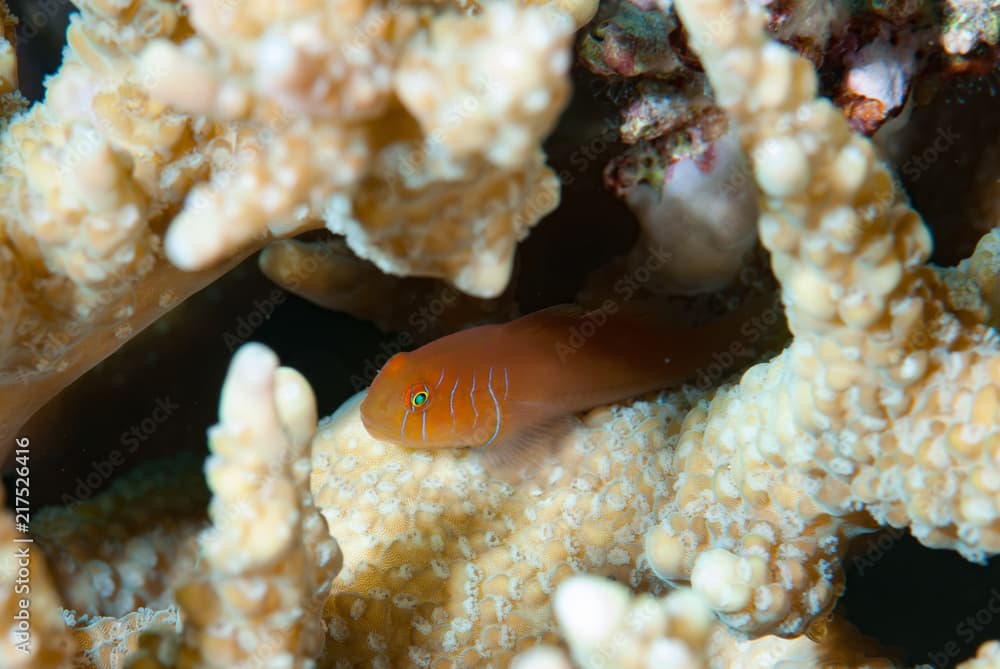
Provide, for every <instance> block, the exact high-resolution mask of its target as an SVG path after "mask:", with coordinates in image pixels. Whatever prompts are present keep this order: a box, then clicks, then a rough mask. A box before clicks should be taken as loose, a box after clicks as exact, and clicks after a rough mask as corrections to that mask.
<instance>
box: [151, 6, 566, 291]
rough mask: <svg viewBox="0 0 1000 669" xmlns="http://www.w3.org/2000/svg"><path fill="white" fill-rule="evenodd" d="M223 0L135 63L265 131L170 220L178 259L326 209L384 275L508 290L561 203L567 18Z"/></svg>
mask: <svg viewBox="0 0 1000 669" xmlns="http://www.w3.org/2000/svg"><path fill="white" fill-rule="evenodd" d="M216 5H217V3H208V2H196V3H193V4H192V12H191V21H192V23H193V24H194V25H195V27H196V28H197V29H198V30H199V35H198V36H197V37H195V38H194V39H192V40H189V41H187V42H185V43H183V44H174V43H171V42H170V41H167V40H160V41H157V42H154V43H152V44H150V45H149V47H148V48H147V49H146V50H145V51H144V53H143V54H142V57H141V66H140V70H141V71H142V72H143V73H144V78H145V79H146V80H147V81H148V82H149V83H148V90H149V91H150V92H151V94H152V95H153V96H154V98H156V99H158V100H161V101H163V102H165V103H168V104H170V105H174V106H176V107H179V108H181V109H184V110H186V111H188V112H190V113H205V114H209V115H210V116H212V117H216V118H218V119H220V120H232V119H243V120H245V122H246V123H248V124H249V126H250V127H255V128H258V129H259V133H260V135H261V137H260V139H256V138H249V137H244V138H242V140H241V141H239V142H238V143H237V147H236V150H235V151H234V154H235V157H234V159H233V160H232V161H231V166H230V168H229V169H226V170H222V171H219V172H218V174H215V175H213V179H212V181H210V182H208V183H205V184H202V185H199V186H198V187H196V188H195V189H194V191H193V192H192V194H191V196H190V197H189V199H188V202H187V204H186V206H185V207H184V209H183V210H182V211H181V212H180V213H179V215H178V216H177V218H176V219H175V221H174V223H173V225H172V226H171V228H170V230H169V232H168V234H167V238H166V251H167V255H168V256H169V257H170V258H171V260H172V261H173V262H175V263H177V264H178V265H179V266H181V267H184V268H189V269H191V268H200V267H205V266H207V265H209V264H211V263H214V262H218V261H219V260H220V259H221V258H223V257H226V256H227V255H230V254H231V253H233V251H234V250H235V249H239V248H243V247H245V246H246V245H248V244H250V243H252V241H253V240H255V239H258V240H259V239H264V238H266V237H268V236H270V235H287V234H290V233H292V232H297V231H302V230H307V229H310V228H315V227H318V226H320V225H323V224H325V225H326V227H327V228H328V229H330V230H331V231H332V232H335V233H339V234H343V235H344V236H345V237H346V239H347V242H348V244H349V245H350V246H351V249H352V250H353V251H354V252H355V253H356V254H357V255H359V256H360V257H362V258H365V259H368V260H371V261H372V262H374V263H375V264H376V265H378V266H379V268H380V269H382V270H383V271H384V272H387V273H392V274H396V275H417V276H427V277H440V278H443V279H447V280H449V281H451V282H452V283H454V284H455V285H456V286H457V287H458V288H459V289H461V290H463V291H465V292H468V293H470V294H473V295H476V296H479V297H495V296H497V295H499V294H500V293H502V292H503V290H504V288H505V287H506V285H507V281H508V280H509V277H510V271H511V263H512V257H513V248H514V246H515V245H516V243H517V242H518V241H519V240H521V239H522V238H523V237H524V236H525V235H526V234H527V230H528V229H529V228H530V227H531V226H532V225H534V224H535V223H536V222H537V221H538V220H539V219H540V218H541V217H542V216H544V215H545V214H547V213H548V212H549V211H551V209H552V208H554V206H555V205H556V204H557V203H558V195H557V189H556V183H557V181H556V178H555V175H554V173H553V172H552V171H551V170H549V169H548V168H546V167H545V166H544V155H543V154H541V152H540V150H539V145H540V143H541V141H542V140H543V139H544V136H545V135H546V134H547V133H548V132H549V131H550V130H551V128H552V126H553V124H554V122H555V119H556V117H557V115H558V114H559V113H560V112H561V110H562V108H563V107H564V106H565V102H566V99H567V97H568V90H569V83H568V67H569V53H570V42H571V37H572V27H573V21H572V19H570V18H569V17H568V16H567V15H566V14H565V13H563V12H561V11H558V10H556V9H553V8H550V7H541V8H540V7H524V6H520V5H517V4H506V3H504V4H495V3H489V4H485V5H483V7H482V12H481V15H479V16H471V15H464V14H459V13H458V12H454V11H449V10H447V9H444V10H441V11H438V12H431V11H430V10H429V9H428V8H421V7H419V6H416V5H413V6H411V5H405V4H404V5H399V4H385V3H382V2H378V1H372V2H368V1H365V0H344V1H342V2H305V3H298V4H296V5H294V6H291V5H289V6H288V7H284V8H282V9H277V8H273V7H272V6H271V5H270V4H269V3H265V2H249V3H239V4H238V5H237V6H234V7H232V8H230V9H228V10H226V11H222V9H220V8H219V7H217V6H216ZM511 36H515V37H516V38H517V39H519V40H520V41H518V42H516V43H515V42H511V41H510V38H511ZM459 57H461V58H464V59H466V60H467V63H466V65H467V67H456V66H455V60H456V58H459ZM511 57H516V59H517V62H515V63H512V64H511V65H509V66H503V67H501V66H502V65H503V63H506V62H507V61H508V60H509V59H510V58H511ZM431 82H433V86H430V88H428V85H429V84H430V83H431ZM401 201H402V202H401ZM442 212H443V215H439V214H441V213H442Z"/></svg>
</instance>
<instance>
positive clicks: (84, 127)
mask: <svg viewBox="0 0 1000 669" xmlns="http://www.w3.org/2000/svg"><path fill="white" fill-rule="evenodd" d="M78 4H79V6H80V9H81V11H80V13H78V14H74V15H73V16H72V18H71V25H70V28H69V31H68V43H69V49H68V50H67V52H66V56H65V59H64V64H63V67H62V69H61V70H60V71H59V72H58V73H57V74H56V75H55V76H54V77H53V78H52V79H50V80H49V81H48V83H47V87H48V91H47V95H46V99H45V101H44V103H43V104H40V105H36V106H34V107H32V109H31V110H30V111H28V112H27V113H23V114H19V115H16V116H13V117H12V118H10V119H9V121H6V122H5V125H4V131H3V134H2V136H0V148H2V152H0V153H2V155H3V157H4V158H3V160H4V177H5V178H4V179H3V180H2V181H0V202H2V205H0V308H2V310H3V312H2V313H3V315H4V318H3V319H2V324H0V350H2V351H3V354H2V356H0V404H2V405H3V406H4V407H5V408H9V410H7V411H4V412H3V415H2V416H0V443H5V444H6V443H9V438H8V437H9V436H10V435H11V434H12V433H13V431H14V430H16V429H17V428H19V427H20V425H21V424H22V423H23V422H24V420H26V419H27V417H28V416H30V415H31V414H32V413H33V412H34V411H36V410H37V409H38V407H40V406H41V405H42V404H43V403H44V402H45V401H46V400H48V399H49V398H51V397H52V396H53V395H54V394H55V393H56V392H58V391H59V390H60V389H61V388H63V387H64V386H65V385H67V384H68V383H70V382H71V381H73V380H74V379H75V378H76V377H78V376H79V375H80V374H82V373H83V372H85V371H86V370H87V369H88V368H90V367H91V366H93V365H94V364H96V363H97V362H99V361H100V360H102V359H103V358H104V357H106V356H107V355H109V354H110V353H112V352H113V351H114V350H116V349H117V348H118V347H119V346H121V344H123V343H124V342H125V341H127V340H128V339H129V338H130V337H131V336H132V335H134V334H135V333H136V332H138V331H139V330H141V329H143V328H144V327H146V325H148V324H149V323H150V322H152V321H153V320H155V319H156V318H157V317H159V316H160V315H162V314H163V312H164V311H166V310H167V309H170V308H171V307H173V306H174V305H176V304H177V303H179V302H180V301H181V300H183V299H184V298H185V297H187V296H188V295H190V294H191V293H192V292H193V291H195V290H197V289H198V288H200V287H202V286H204V285H205V284H206V283H208V282H210V281H211V280H213V279H214V278H216V277H217V276H218V275H219V274H221V273H222V272H224V271H225V270H226V269H228V268H229V267H231V266H232V265H233V264H234V263H235V262H237V261H238V260H239V259H240V258H241V257H242V256H244V255H246V254H247V253H249V252H251V251H253V250H255V249H256V248H258V247H259V246H261V245H262V244H263V243H265V242H266V241H267V239H268V238H270V237H271V236H273V235H277V236H283V235H288V234H292V233H294V232H298V231H301V230H307V229H310V228H318V227H322V226H323V225H326V226H327V227H328V228H329V229H330V230H332V231H334V232H337V233H340V234H343V235H344V236H345V237H346V240H347V243H348V244H349V245H350V246H351V248H352V249H353V251H354V252H355V253H357V254H358V255H361V256H362V257H364V258H368V259H370V260H372V261H374V262H375V263H377V264H378V266H379V267H380V268H381V269H383V270H384V271H387V272H391V273H395V274H399V275H411V274H416V275H422V276H432V277H438V278H442V279H446V280H447V281H449V282H451V283H453V284H454V285H456V286H457V287H458V288H459V289H461V290H463V291H465V292H468V293H471V294H475V295H478V296H481V297H495V296H497V295H499V294H501V293H502V292H503V290H504V288H505V287H506V285H507V282H508V279H509V277H510V272H511V265H512V262H513V252H514V248H515V246H516V244H517V242H518V241H519V240H520V239H522V238H524V236H525V235H526V234H527V232H528V230H529V229H530V228H531V226H533V225H534V224H535V223H537V221H538V220H539V219H540V218H541V217H542V216H544V215H545V214H547V213H548V212H549V211H551V210H552V209H554V208H555V206H556V205H557V204H558V202H559V190H558V180H557V179H556V177H555V175H554V173H553V172H552V170H551V169H549V168H548V167H546V165H545V159H544V154H543V153H542V152H541V150H540V148H539V145H540V143H541V141H542V140H543V139H544V137H545V135H546V134H547V133H548V132H549V131H550V130H551V128H552V126H553V125H554V123H555V119H556V117H557V115H558V114H559V113H560V111H561V110H562V108H563V106H564V104H565V101H566V99H567V97H568V88H569V84H568V77H567V73H568V68H569V62H570V57H569V54H570V51H569V47H570V42H571V40H572V35H573V29H574V26H575V21H574V19H573V18H571V16H570V14H574V15H579V16H578V18H577V20H579V19H580V18H582V17H585V16H586V15H587V14H588V13H592V9H593V7H592V4H593V3H592V2H589V1H587V2H573V3H568V4H567V11H568V12H569V13H567V12H563V11H561V10H560V9H558V8H557V7H555V6H550V5H547V4H546V5H539V6H534V5H531V6H523V5H519V4H497V3H484V4H483V5H482V6H481V7H480V8H479V9H480V11H479V12H478V13H477V14H476V15H471V14H467V13H461V12H460V11H459V10H458V9H457V8H456V7H452V6H449V5H441V6H432V5H430V4H428V5H426V6H424V5H419V4H412V5H411V4H401V3H394V2H378V1H373V2H367V1H365V0H337V1H334V0H329V1H327V0H311V1H308V2H299V3H293V4H287V3H285V4H282V3H278V4H275V3H271V2H265V1H263V0H261V1H256V2H253V1H252V2H238V3H219V2H214V1H210V2H209V1H200V0H193V1H191V2H188V3H186V4H184V5H183V6H182V5H181V4H180V3H178V2H173V1H168V0H154V1H151V2H142V3H110V4H109V3H100V2H94V1H93V0H81V2H79V3H78ZM438 22H441V26H440V27H436V26H437V24H438ZM8 23H9V22H6V21H5V23H4V25H5V30H4V35H8V34H9V33H10V31H9V30H8V29H7V28H9V25H8ZM511 36H513V37H514V38H515V39H516V40H519V41H514V42H512V41H510V40H509V38H510V37H511ZM13 53H14V52H13V49H12V48H11V47H10V44H9V43H8V42H6V41H4V42H0V94H3V93H6V92H7V91H9V90H10V89H11V88H12V87H13V85H14V83H15V82H16V76H15V72H16V69H15V62H14V59H13V58H14V57H13ZM511 58H513V60H511ZM456 59H465V63H464V65H463V67H461V68H458V67H454V64H455V61H456ZM501 62H503V63H507V65H508V67H507V69H505V70H504V69H501V70H498V69H496V67H495V66H497V65H498V64H499V63H501ZM397 68H401V69H400V72H399V75H398V76H397V72H396V70H397ZM462 72H466V73H468V77H463V76H462V75H461V73H462ZM428 80H431V81H434V82H435V84H436V85H435V86H433V87H431V90H426V88H427V87H426V85H425V84H420V83H419V82H421V81H423V82H425V83H426V81H428ZM443 82H447V85H442V84H443ZM22 106H23V104H22V102H20V99H19V98H17V96H16V94H15V93H10V94H8V95H5V96H4V102H3V105H2V109H3V111H4V114H5V115H6V116H11V115H13V114H14V113H15V112H18V111H19V110H20V109H21V107H22ZM472 128H474V129H475V132H471V131H470V132H467V129H472ZM459 138H462V141H461V142H458V139H459ZM473 138H475V139H473ZM503 147H516V148H515V150H512V151H509V152H506V153H504V151H503ZM178 268H180V269H178ZM181 270H186V271H181ZM0 455H2V453H0Z"/></svg>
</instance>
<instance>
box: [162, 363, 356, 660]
mask: <svg viewBox="0 0 1000 669" xmlns="http://www.w3.org/2000/svg"><path fill="white" fill-rule="evenodd" d="M219 419H220V422H219V424H218V425H217V426H215V427H214V428H212V430H211V431H210V433H209V439H210V442H211V448H212V451H213V455H212V456H211V457H210V458H209V460H208V462H207V463H206V466H205V470H206V474H207V477H208V482H209V486H210V487H211V488H212V490H213V492H214V493H215V496H214V497H213V499H212V504H211V505H210V507H209V514H210V516H211V518H212V523H213V525H212V527H211V528H210V529H209V530H207V531H206V532H205V533H204V534H203V535H202V537H201V546H200V548H201V551H200V553H201V558H202V563H203V564H202V568H201V570H200V571H199V572H198V574H197V575H196V576H195V578H194V580H193V582H191V583H188V584H186V585H184V586H182V587H181V588H179V589H178V591H177V601H178V603H179V604H180V606H181V608H182V609H183V611H184V614H185V616H184V617H185V624H184V629H183V633H182V637H181V644H180V649H179V651H178V653H179V655H178V663H177V666H178V667H182V668H183V667H194V666H199V667H205V666H207V667H244V666H245V667H252V666H260V665H261V664H266V663H277V664H280V665H281V666H287V667H310V666H312V660H313V658H315V657H316V656H317V655H318V654H319V652H320V650H321V649H322V647H323V631H324V626H323V622H322V618H321V617H320V615H319V614H320V611H321V610H322V606H323V602H324V600H325V599H326V596H327V593H328V592H329V587H330V581H331V579H332V578H333V577H334V575H336V573H337V571H339V569H340V566H341V562H342V558H341V554H340V550H339V548H338V546H337V542H336V541H335V540H334V539H333V538H331V536H330V533H329V531H328V529H327V526H326V523H325V522H324V521H323V518H322V517H321V516H320V515H319V514H318V513H317V512H316V509H315V507H314V506H313V503H312V497H311V495H310V493H309V489H308V479H309V469H310V463H309V453H308V450H309V441H310V440H311V439H312V436H313V433H314V431H315V426H316V400H315V399H314V397H313V394H312V389H311V388H310V387H309V384H308V383H307V382H306V381H305V379H304V378H302V376H301V375H300V374H298V373H297V372H295V371H293V370H290V369H280V370H279V369H278V368H277V358H276V357H275V355H274V354H273V353H272V352H271V351H269V350H267V349H265V348H264V347H262V346H260V345H257V344H248V345H246V346H244V347H243V348H241V349H240V350H239V351H238V352H237V353H236V355H235V356H234V358H233V364H232V366H231V368H230V371H229V375H228V376H227V378H226V384H225V386H224V387H223V392H222V399H221V400H220V406H219Z"/></svg>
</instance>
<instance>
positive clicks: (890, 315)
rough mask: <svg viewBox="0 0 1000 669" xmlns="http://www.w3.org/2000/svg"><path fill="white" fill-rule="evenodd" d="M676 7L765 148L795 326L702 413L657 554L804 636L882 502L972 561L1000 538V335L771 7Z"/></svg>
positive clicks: (661, 561) (687, 439) (887, 517)
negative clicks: (959, 287)
mask: <svg viewBox="0 0 1000 669" xmlns="http://www.w3.org/2000/svg"><path fill="white" fill-rule="evenodd" d="M677 9H678V12H679V15H680V17H681V19H682V21H683V22H684V25H685V28H686V30H687V32H688V35H689V37H690V43H691V44H692V46H693V47H694V48H695V50H696V51H697V52H698V54H699V56H700V57H701V59H702V63H703V65H704V67H705V70H706V72H707V73H708V75H709V78H710V80H711V83H712V85H713V87H714V89H715V93H716V96H717V99H718V100H719V102H720V103H721V104H723V105H724V106H725V107H726V109H727V111H728V112H729V113H730V114H731V116H732V119H733V120H734V122H735V123H736V125H737V127H738V130H739V132H740V136H741V141H742V142H743V145H744V148H745V149H746V150H747V153H748V154H749V155H750V156H751V160H752V162H753V167H754V172H755V176H756V179H757V181H758V184H759V185H760V187H761V190H762V198H761V206H762V215H761V219H760V225H759V228H760V237H761V239H762V241H763V242H764V244H765V246H766V247H767V248H768V249H769V250H770V251H771V253H772V266H773V268H774V271H775V274H776V276H777V278H778V279H779V281H780V282H781V283H782V288H783V297H784V301H785V303H786V305H787V315H788V321H789V327H790V329H791V331H792V333H793V335H794V337H795V339H794V341H793V343H792V344H791V346H790V347H789V348H788V349H787V350H785V351H784V352H783V353H782V354H781V355H779V356H778V357H776V358H775V359H774V360H772V361H770V362H769V363H767V364H764V365H757V366H755V367H753V368H751V369H750V370H749V371H748V372H747V373H746V374H745V375H744V377H743V379H742V381H741V382H740V384H738V385H736V386H728V387H723V388H721V389H720V390H719V391H717V392H716V393H715V395H714V396H713V397H712V399H711V400H710V401H705V402H702V403H701V404H700V405H698V406H696V407H695V408H694V410H692V411H691V412H689V413H688V414H687V416H686V417H685V419H684V425H683V428H682V434H681V438H680V443H679V445H678V448H677V452H676V458H677V460H678V462H679V463H680V468H681V472H680V473H679V476H678V482H677V487H676V490H675V493H676V497H675V498H674V499H673V500H672V501H671V503H670V504H668V505H665V506H664V507H663V508H662V509H661V510H660V513H661V514H662V516H661V517H662V518H663V522H662V523H661V524H660V525H659V526H658V527H657V528H656V529H655V530H653V531H652V532H650V533H649V535H648V536H647V552H648V557H649V561H650V563H651V564H652V566H653V567H654V568H655V569H656V570H657V572H658V573H659V574H660V575H661V576H663V577H664V578H667V579H669V580H673V581H679V582H686V581H690V582H691V584H692V586H693V588H694V589H695V590H696V591H697V592H699V593H701V594H702V595H704V596H705V597H706V598H707V599H708V601H709V602H710V603H711V605H712V606H713V608H715V609H716V611H717V612H719V614H720V616H721V618H722V619H723V620H724V621H725V622H726V623H727V624H729V625H730V626H732V627H734V628H736V629H737V630H740V631H744V632H749V633H752V634H763V633H767V632H774V633H777V634H780V635H783V636H794V635H798V634H801V633H803V632H804V631H806V630H807V629H808V627H809V625H810V624H811V623H812V622H813V621H815V620H816V619H817V618H818V617H819V616H821V615H823V614H825V613H826V612H827V611H829V610H830V608H831V607H832V605H833V603H834V601H835V600H836V597H837V596H838V595H839V592H840V589H841V588H842V586H843V573H842V570H841V568H840V565H839V561H840V556H841V555H843V551H844V550H845V548H846V545H847V542H848V540H849V538H850V537H851V536H852V535H853V534H854V533H856V532H858V531H864V529H866V527H869V526H870V522H871V521H870V519H868V516H867V515H866V514H865V513H864V512H867V513H868V514H871V516H873V517H874V518H875V519H876V520H877V521H879V522H880V523H883V524H887V525H892V526H896V527H901V526H908V527H909V528H910V531H911V532H912V533H913V534H914V536H916V537H917V538H918V539H920V540H921V541H922V542H923V543H925V544H927V545H929V546H933V547H942V548H943V547H948V548H953V549H957V550H959V551H961V552H962V553H963V554H964V555H966V556H967V557H969V558H971V559H981V558H982V557H984V556H985V555H987V554H991V553H993V552H996V551H997V550H998V549H1000V518H998V514H997V504H998V503H1000V495H998V492H997V490H998V488H997V486H996V485H995V484H994V481H996V480H1000V472H998V471H997V470H996V466H995V464H994V463H995V460H996V454H997V452H998V449H1000V434H998V428H997V427H996V425H997V424H998V421H997V418H998V414H1000V400H998V389H1000V358H998V356H997V339H996V335H995V333H994V332H992V330H990V329H989V328H987V327H986V326H985V325H984V324H983V322H982V321H983V318H984V317H985V314H986V313H987V311H986V310H984V309H978V310H977V309H971V310H970V309H966V308H961V309H956V308H953V306H952V303H951V301H950V294H951V290H950V289H949V288H948V286H947V284H945V283H944V281H942V280H941V279H940V278H939V277H938V275H936V274H935V273H934V272H933V271H932V270H931V269H930V268H927V267H925V266H924V262H925V261H926V259H927V256H928V254H929V251H930V238H929V236H928V233H927V231H926V229H925V227H924V225H923V223H922V222H921V221H920V219H919V217H918V216H917V215H916V213H915V212H913V210H912V209H910V208H909V207H908V206H907V204H906V202H905V199H904V198H903V195H902V193H901V191H900V190H899V188H898V187H897V185H896V184H895V182H894V180H893V178H892V175H891V174H889V172H888V170H887V169H886V167H885V166H884V165H882V164H881V163H880V162H878V160H877V159H876V157H875V154H874V151H873V149H872V147H871V144H870V143H869V142H868V141H867V140H865V139H864V138H862V137H859V136H857V135H854V134H852V133H851V132H850V130H849V129H848V127H847V125H846V121H845V119H844V118H843V116H842V115H841V114H840V113H839V112H838V111H837V110H836V109H835V108H834V107H833V106H832V105H831V104H830V103H829V101H827V100H824V99H822V98H818V97H817V93H816V75H815V72H814V71H813V69H812V66H811V65H810V64H809V63H808V61H806V60H805V59H803V58H801V57H799V56H797V55H796V54H795V53H794V52H793V51H791V50H790V49H787V48H786V47H783V46H781V45H779V44H777V43H775V42H773V41H771V40H770V39H769V38H768V37H767V35H766V33H765V32H764V30H763V25H764V19H765V17H764V15H763V13H762V12H761V10H760V9H759V8H756V7H754V6H747V5H744V3H742V2H738V1H736V0H733V1H729V0H711V1H708V2H693V1H688V0H684V1H681V2H678V3H677ZM967 281H968V279H967ZM751 325H752V324H751Z"/></svg>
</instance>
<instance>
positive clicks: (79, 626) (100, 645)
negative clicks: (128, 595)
mask: <svg viewBox="0 0 1000 669" xmlns="http://www.w3.org/2000/svg"><path fill="white" fill-rule="evenodd" d="M66 624H67V626H69V627H70V628H74V629H73V636H74V637H75V639H76V644H77V654H76V657H74V658H73V662H74V665H73V666H74V669H119V668H120V667H125V666H129V667H135V668H136V669H138V668H139V667H143V669H150V668H151V667H153V666H158V664H159V663H157V664H150V663H149V659H147V658H148V654H147V651H146V649H145V648H144V647H143V646H144V645H145V644H144V641H143V636H144V635H151V636H152V635H157V636H162V637H164V638H169V639H175V638H176V636H177V635H178V633H179V632H180V631H181V617H180V613H179V611H178V610H177V608H176V607H174V606H171V607H168V608H165V609H158V610H154V609H147V608H140V609H139V610H137V611H134V612H132V613H129V614H126V615H124V616H122V617H121V618H111V617H99V618H82V619H76V618H75V617H74V616H73V615H72V614H69V613H67V615H66ZM170 651H171V652H170V654H169V655H168V656H167V657H164V655H166V654H165V653H163V652H161V653H158V654H157V655H155V656H154V657H156V658H157V659H158V660H160V661H161V662H162V661H163V660H170V659H173V658H172V657H170V655H175V654H176V642H174V643H172V644H171V645H170ZM143 661H145V662H146V664H143V663H142V662H143ZM126 663H128V664H126ZM163 664H172V663H170V662H163Z"/></svg>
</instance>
